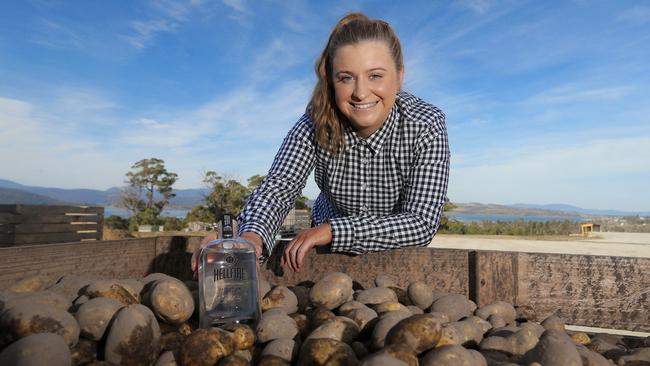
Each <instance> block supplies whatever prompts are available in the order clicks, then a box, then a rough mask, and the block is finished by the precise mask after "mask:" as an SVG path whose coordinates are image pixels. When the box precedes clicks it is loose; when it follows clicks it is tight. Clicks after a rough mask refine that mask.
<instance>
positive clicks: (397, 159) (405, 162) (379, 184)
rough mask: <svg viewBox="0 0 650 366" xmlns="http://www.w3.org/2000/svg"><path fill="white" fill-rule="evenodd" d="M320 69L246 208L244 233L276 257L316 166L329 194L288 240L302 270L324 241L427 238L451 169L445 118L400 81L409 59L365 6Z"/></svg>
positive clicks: (342, 244)
mask: <svg viewBox="0 0 650 366" xmlns="http://www.w3.org/2000/svg"><path fill="white" fill-rule="evenodd" d="M316 74H317V76H318V82H317V84H316V86H315V88H314V92H313V95H312V98H311V102H310V103H309V106H308V107H307V111H306V113H305V114H304V115H303V116H302V118H300V120H299V121H298V122H297V123H296V125H295V126H294V127H293V128H292V129H291V130H290V131H289V133H288V134H287V136H286V138H285V140H284V142H283V143H282V146H281V147H280V150H279V152H278V153H277V155H276V157H275V160H274V162H273V165H272V166H271V169H270V170H269V172H268V174H267V176H266V178H265V179H264V181H263V183H262V184H261V185H260V186H259V187H258V188H257V189H256V190H255V191H254V192H253V194H252V195H251V197H250V199H249V201H248V203H247V204H246V207H245V208H244V210H243V211H242V212H241V213H240V215H239V217H238V222H239V232H240V237H242V238H244V239H247V240H249V241H250V242H252V243H253V244H255V246H256V248H257V254H258V256H261V255H264V256H265V257H266V256H268V255H269V254H270V253H271V252H272V250H273V248H274V245H275V241H274V237H275V234H276V233H277V231H278V229H279V228H280V226H281V225H282V222H283V220H284V217H285V216H286V215H287V213H288V212H289V210H290V209H291V207H292V206H293V204H294V201H295V199H296V197H298V195H299V194H300V192H301V190H302V189H303V188H304V186H305V183H306V180H307V177H308V176H309V174H310V172H311V171H312V169H315V178H316V182H317V184H318V186H319V188H320V190H321V194H320V195H319V196H318V198H317V199H316V201H315V203H314V207H313V214H312V220H313V225H314V226H313V227H312V228H310V229H306V230H303V231H300V232H299V233H298V234H297V235H296V237H295V238H294V239H293V240H292V241H291V242H289V243H288V244H287V246H286V248H285V251H284V254H283V256H282V259H281V263H282V264H283V265H285V266H287V267H289V268H290V269H291V270H293V271H299V270H300V269H301V268H302V266H303V262H304V257H305V255H306V254H307V253H308V252H309V251H310V250H311V249H312V248H314V247H316V246H321V245H329V246H330V249H331V251H332V252H346V253H357V254H359V253H364V252H369V251H379V250H386V249H393V248H402V247H408V246H426V245H428V244H429V243H430V242H431V239H432V238H433V236H434V235H435V233H436V231H437V228H438V223H439V219H440V215H441V212H442V207H443V204H444V200H445V196H446V192H447V182H448V177H449V147H448V142H447V132H446V127H445V123H444V118H445V117H444V114H443V113H442V112H441V111H440V110H439V109H437V108H436V107H434V106H432V105H430V104H427V103H425V102H423V101H422V100H420V99H419V98H417V97H415V96H413V95H410V94H408V93H405V92H402V91H401V90H400V89H401V85H402V81H403V79H404V64H403V60H402V51H401V46H400V43H399V40H398V38H397V36H396V35H395V33H394V31H393V30H392V29H391V27H390V26H389V25H388V24H387V23H386V22H384V21H381V20H373V19H369V18H368V17H366V16H365V15H363V14H360V13H352V14H349V15H347V16H345V17H343V18H342V19H341V20H340V21H339V22H338V23H337V24H336V26H335V27H334V29H333V30H332V33H331V34H330V37H329V40H328V42H327V45H326V47H325V49H324V50H323V52H322V54H321V56H320V58H319V59H318V61H317V63H316ZM206 241H207V239H206Z"/></svg>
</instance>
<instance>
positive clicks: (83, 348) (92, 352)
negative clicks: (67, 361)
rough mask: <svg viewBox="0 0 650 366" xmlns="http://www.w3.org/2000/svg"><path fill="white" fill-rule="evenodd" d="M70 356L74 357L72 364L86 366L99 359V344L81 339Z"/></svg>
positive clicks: (71, 350) (72, 349)
mask: <svg viewBox="0 0 650 366" xmlns="http://www.w3.org/2000/svg"><path fill="white" fill-rule="evenodd" d="M70 356H71V357H72V364H74V365H85V364H87V363H91V362H93V361H96V359H97V342H95V341H93V340H90V339H85V338H79V341H78V342H77V344H76V345H75V346H74V347H72V348H71V349H70Z"/></svg>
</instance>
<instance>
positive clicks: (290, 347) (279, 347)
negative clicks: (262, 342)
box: [262, 338, 299, 363]
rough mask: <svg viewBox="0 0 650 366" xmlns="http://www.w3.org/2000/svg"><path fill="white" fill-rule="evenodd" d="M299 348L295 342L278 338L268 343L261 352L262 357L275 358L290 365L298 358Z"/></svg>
mask: <svg viewBox="0 0 650 366" xmlns="http://www.w3.org/2000/svg"><path fill="white" fill-rule="evenodd" d="M298 351H299V347H298V344H297V343H296V341H294V340H293V339H289V338H278V339H274V340H272V341H271V342H269V343H268V344H267V345H266V347H264V350H263V351H262V357H264V356H267V355H270V356H277V357H280V358H282V359H283V360H285V361H287V362H289V363H291V362H292V361H293V360H295V359H296V357H297V356H298Z"/></svg>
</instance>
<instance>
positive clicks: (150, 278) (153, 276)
mask: <svg viewBox="0 0 650 366" xmlns="http://www.w3.org/2000/svg"><path fill="white" fill-rule="evenodd" d="M168 279H176V278H174V277H172V276H170V275H168V274H165V273H160V272H154V273H149V274H148V275H146V276H145V277H143V278H141V279H140V282H141V283H142V287H143V288H142V290H144V291H149V289H148V286H149V285H150V284H152V283H153V282H155V281H158V280H168ZM142 290H141V291H142Z"/></svg>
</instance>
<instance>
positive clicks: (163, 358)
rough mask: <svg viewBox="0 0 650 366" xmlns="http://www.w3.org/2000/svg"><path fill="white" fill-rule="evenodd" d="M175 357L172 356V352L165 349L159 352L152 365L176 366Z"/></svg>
mask: <svg viewBox="0 0 650 366" xmlns="http://www.w3.org/2000/svg"><path fill="white" fill-rule="evenodd" d="M177 365H178V363H177V362H176V357H174V352H172V351H165V352H163V353H161V354H160V356H159V357H158V359H157V360H156V363H155V364H154V366H177Z"/></svg>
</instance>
